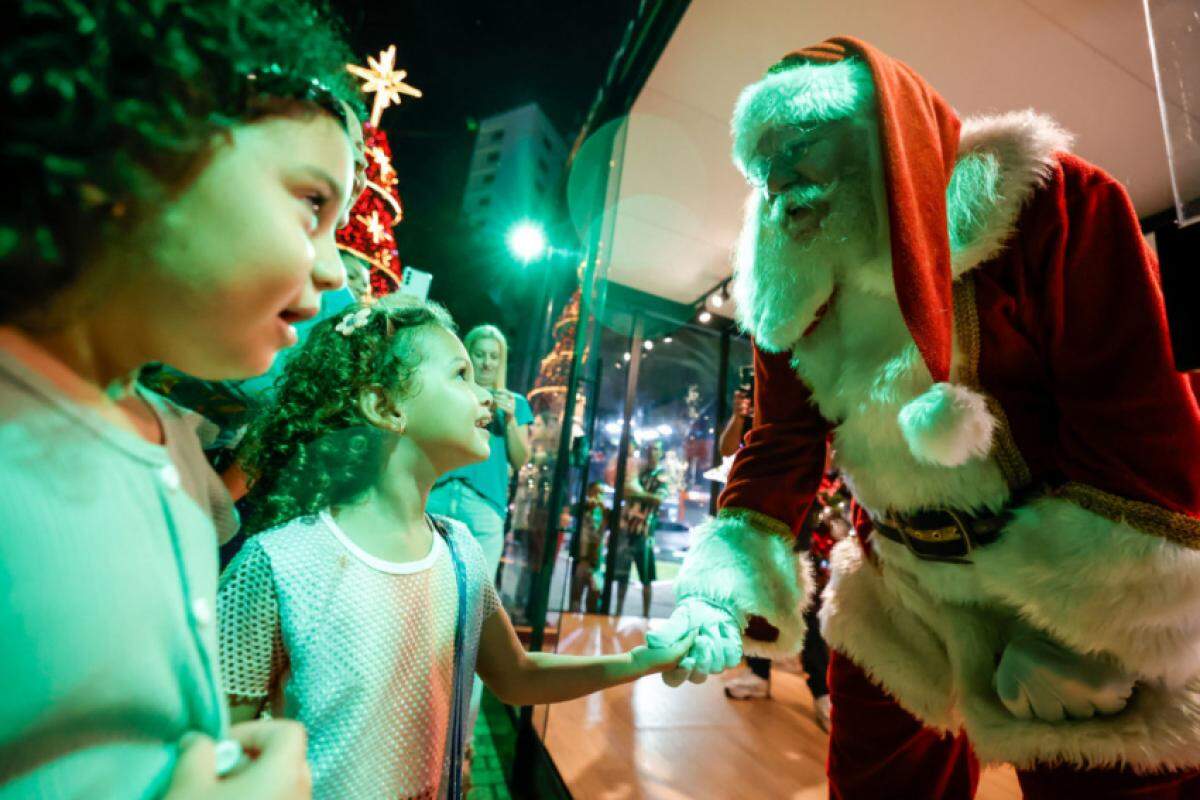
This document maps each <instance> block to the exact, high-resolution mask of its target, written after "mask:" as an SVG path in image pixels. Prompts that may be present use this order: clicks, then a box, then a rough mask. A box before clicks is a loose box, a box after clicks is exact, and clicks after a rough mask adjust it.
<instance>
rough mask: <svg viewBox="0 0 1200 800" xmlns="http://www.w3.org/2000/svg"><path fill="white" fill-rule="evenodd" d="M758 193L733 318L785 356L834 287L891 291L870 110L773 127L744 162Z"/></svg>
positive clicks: (741, 250)
mask: <svg viewBox="0 0 1200 800" xmlns="http://www.w3.org/2000/svg"><path fill="white" fill-rule="evenodd" d="M745 171H746V178H747V181H748V182H749V183H750V185H751V186H752V187H753V188H754V189H755V192H754V194H753V195H752V196H751V198H750V201H749V203H748V206H747V209H746V219H745V224H744V228H743V231H742V237H741V241H740V243H739V246H738V252H737V257H736V279H735V286H734V288H735V292H736V294H737V299H738V313H739V316H740V317H741V318H742V321H743V323H744V324H745V325H746V327H747V328H749V329H750V330H751V331H753V333H754V335H755V337H756V340H757V341H758V342H759V343H760V344H761V345H762V346H764V347H766V348H767V349H770V350H785V349H788V348H789V347H791V346H792V345H793V344H795V342H796V341H797V340H799V339H800V338H801V337H803V336H804V335H806V334H807V333H809V332H811V330H812V329H814V328H815V327H816V325H818V324H819V323H820V321H821V318H822V315H823V314H824V312H825V310H826V309H827V308H828V307H829V304H830V302H831V301H832V300H833V298H834V295H835V293H836V291H837V289H838V287H839V286H842V285H850V286H853V287H855V288H857V289H859V290H863V291H870V292H873V293H884V294H886V293H891V292H892V291H893V289H892V285H891V269H890V259H889V258H888V257H887V254H888V243H887V230H888V229H887V212H886V210H885V208H886V206H885V204H884V194H883V176H882V166H881V159H880V157H879V137H878V128H877V125H876V124H875V120H874V117H873V116H872V115H871V114H869V113H864V114H858V115H851V116H848V117H843V118H840V119H835V120H831V121H823V122H816V121H813V122H811V123H808V124H804V123H799V124H787V125H780V126H777V127H771V128H769V129H767V130H766V131H764V132H763V134H762V135H761V136H760V137H759V139H758V142H757V145H756V147H755V150H754V155H753V157H752V158H751V159H750V160H749V161H748V163H746V165H745Z"/></svg>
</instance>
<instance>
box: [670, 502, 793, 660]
mask: <svg viewBox="0 0 1200 800" xmlns="http://www.w3.org/2000/svg"><path fill="white" fill-rule="evenodd" d="M756 518H757V519H756ZM759 523H776V524H780V525H781V524H782V523H777V522H776V521H775V520H771V519H769V518H766V517H760V516H759V515H756V514H754V513H753V512H744V511H740V510H736V509H726V510H723V511H722V512H721V514H720V515H719V516H718V517H716V518H714V519H710V520H708V521H707V522H705V523H704V524H703V525H701V526H700V527H699V528H697V529H696V531H695V532H694V533H693V534H692V547H691V550H690V551H689V552H688V555H687V558H685V559H684V562H683V567H682V568H681V569H680V571H679V577H678V578H677V579H676V581H675V596H676V599H677V601H678V600H683V599H685V598H689V597H691V598H697V599H700V600H704V601H705V602H708V603H712V604H713V605H716V606H720V607H721V608H724V609H726V610H728V611H729V612H730V613H731V614H733V615H734V617H735V618H736V619H737V623H738V626H739V628H741V629H742V630H743V631H745V629H746V624H747V621H748V620H749V618H750V617H752V616H757V617H762V618H763V619H765V620H766V621H767V622H768V623H770V624H771V625H773V626H774V627H775V628H777V629H778V630H779V638H778V639H776V640H775V641H774V642H763V641H760V640H757V639H749V638H745V637H743V650H744V651H745V652H746V654H747V655H756V656H766V657H773V656H786V655H794V654H795V653H797V652H799V650H800V647H801V645H802V644H803V642H804V610H805V609H806V608H807V607H808V604H809V602H810V601H811V599H812V597H811V594H812V580H811V579H810V576H809V574H808V573H809V566H808V559H807V558H805V557H804V555H803V554H802V553H800V554H797V553H794V552H792V544H791V542H790V540H789V539H788V538H785V537H784V536H781V535H778V534H777V533H772V532H770V530H769V525H768V524H759Z"/></svg>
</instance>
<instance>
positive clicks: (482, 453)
mask: <svg viewBox="0 0 1200 800" xmlns="http://www.w3.org/2000/svg"><path fill="white" fill-rule="evenodd" d="M420 342H421V344H420V346H421V347H422V349H423V350H424V355H425V357H424V359H423V360H422V362H421V365H420V367H419V368H418V370H417V376H416V377H417V393H416V394H415V395H413V396H411V397H408V398H406V399H405V400H404V401H402V403H401V406H402V408H403V409H404V416H405V419H406V422H407V428H406V432H405V436H406V437H408V438H409V439H410V440H411V441H412V442H413V443H414V444H415V445H417V447H419V448H420V449H421V451H422V452H424V453H425V456H426V457H427V458H428V459H429V461H430V463H432V464H433V466H434V468H435V470H436V471H437V472H438V474H443V473H446V472H449V471H450V470H452V469H457V468H458V467H462V466H465V465H467V464H473V463H475V462H477V461H482V460H484V459H485V458H487V457H488V455H489V453H490V445H491V433H490V432H489V431H488V423H489V422H490V421H491V418H492V412H491V403H492V395H491V393H490V392H488V391H487V390H486V389H484V388H483V387H481V386H479V385H478V384H477V383H475V375H474V369H473V367H472V366H471V359H470V357H468V355H467V351H466V349H465V348H464V347H463V345H462V342H460V341H459V340H458V337H457V336H455V335H454V334H453V333H450V332H449V331H447V330H446V329H445V328H441V327H438V326H430V327H429V328H427V329H426V330H425V332H424V333H423V335H422V336H421V339H420Z"/></svg>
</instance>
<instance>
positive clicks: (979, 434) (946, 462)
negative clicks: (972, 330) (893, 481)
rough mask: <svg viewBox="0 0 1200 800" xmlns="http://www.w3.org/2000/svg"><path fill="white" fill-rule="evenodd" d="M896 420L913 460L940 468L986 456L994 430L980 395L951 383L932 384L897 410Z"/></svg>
mask: <svg viewBox="0 0 1200 800" xmlns="http://www.w3.org/2000/svg"><path fill="white" fill-rule="evenodd" d="M898 419H899V421H900V430H901V432H902V433H903V434H904V441H905V442H907V443H908V449H909V451H911V452H912V454H913V458H915V459H917V460H918V461H920V462H922V463H924V464H935V465H938V466H943V467H957V466H961V465H962V464H965V463H966V462H968V461H970V460H971V459H972V458H983V457H984V456H986V455H987V454H988V452H989V451H990V450H991V448H992V435H993V434H994V433H995V430H996V418H995V417H993V416H992V413H991V412H990V411H989V410H988V407H987V401H986V400H985V399H984V397H983V395H981V394H979V393H978V392H975V391H972V390H971V389H968V388H967V387H965V386H962V385H960V384H955V383H935V384H934V385H933V386H932V387H930V388H929V390H928V391H926V392H925V393H924V394H922V395H920V396H918V397H917V398H916V399H915V400H913V401H911V402H909V403H908V404H907V405H905V406H904V408H902V409H900V414H899V415H898Z"/></svg>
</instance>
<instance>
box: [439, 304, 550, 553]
mask: <svg viewBox="0 0 1200 800" xmlns="http://www.w3.org/2000/svg"><path fill="white" fill-rule="evenodd" d="M463 344H464V345H465V346H466V348H467V353H468V354H469V355H470V357H471V364H472V365H473V366H474V368H475V382H476V383H477V384H478V385H479V386H481V387H483V388H484V389H487V390H488V391H489V392H490V393H491V395H492V401H493V407H494V408H495V411H496V415H495V419H493V421H492V425H491V434H492V435H491V437H490V444H491V455H490V456H489V457H488V459H487V460H486V461H483V462H481V463H478V464H471V465H469V466H466V467H463V468H461V469H456V470H454V471H453V472H450V473H447V474H446V475H443V476H442V478H441V479H439V480H438V482H437V484H436V485H435V486H434V488H433V493H432V494H431V495H430V497H429V510H430V512H431V513H434V514H444V515H445V516H448V517H451V518H453V519H456V520H458V521H459V522H462V523H463V524H464V525H466V526H467V527H468V528H470V529H471V533H472V534H473V535H474V536H475V538H476V539H478V540H479V545H480V546H481V547H482V548H483V554H484V557H485V558H486V560H487V566H488V568H489V569H490V570H491V571H490V572H489V574H490V575H492V576H494V575H495V574H496V568H497V567H498V566H499V565H500V554H501V552H502V551H503V549H504V518H505V517H506V516H507V514H508V484H509V469H510V468H511V469H512V470H514V471H516V470H519V469H521V467H523V466H524V465H525V462H526V461H528V460H529V450H530V445H529V426H530V423H532V422H533V411H532V410H531V409H530V407H529V401H527V400H526V399H525V398H524V397H522V396H521V395H519V394H516V393H514V392H510V391H509V390H508V387H507V386H506V378H507V372H508V369H507V366H508V341H507V340H506V339H505V338H504V334H503V333H501V332H500V329H499V328H497V327H496V326H495V325H479V326H476V327H475V328H472V329H471V330H470V332H468V333H467V335H466V337H465V338H464V339H463Z"/></svg>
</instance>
